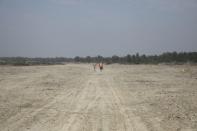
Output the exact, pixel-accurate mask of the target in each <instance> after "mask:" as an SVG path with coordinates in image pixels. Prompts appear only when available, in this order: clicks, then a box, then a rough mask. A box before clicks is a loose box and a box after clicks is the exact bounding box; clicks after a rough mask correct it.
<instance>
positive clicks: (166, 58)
mask: <svg viewBox="0 0 197 131" xmlns="http://www.w3.org/2000/svg"><path fill="white" fill-rule="evenodd" d="M65 62H77V63H93V62H94V63H95V62H104V63H106V64H112V63H120V64H159V63H166V64H184V63H197V52H180V53H177V52H166V53H163V54H161V55H148V56H147V55H145V54H143V55H140V54H139V53H136V54H134V55H130V54H128V55H126V56H123V57H119V56H117V55H114V56H112V57H103V56H100V55H99V56H97V57H91V56H87V57H79V56H76V57H75V58H65V57H56V58H26V57H0V65H16V66H17V65H18V66H28V65H54V64H64V63H65Z"/></svg>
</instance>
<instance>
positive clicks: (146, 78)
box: [0, 64, 197, 131]
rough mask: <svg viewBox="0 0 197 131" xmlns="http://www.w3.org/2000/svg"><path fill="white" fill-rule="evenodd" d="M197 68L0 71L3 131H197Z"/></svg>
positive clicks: (87, 67)
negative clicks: (101, 70)
mask: <svg viewBox="0 0 197 131" xmlns="http://www.w3.org/2000/svg"><path fill="white" fill-rule="evenodd" d="M196 85H197V68H196V67H195V66H189V67H188V66H163V65H160V66H151V65H140V66H137V65H136V66H135V65H133V66H126V65H110V66H106V67H105V69H104V71H103V72H99V71H97V72H94V70H93V67H92V66H91V65H85V64H84V65H83V64H80V65H79V64H78V65H77V64H68V65H58V66H32V67H31V66H30V67H11V66H10V67H5V66H2V67H0V130H1V131H166V130H168V131H196V130H197V87H196Z"/></svg>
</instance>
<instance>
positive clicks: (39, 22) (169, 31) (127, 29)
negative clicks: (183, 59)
mask: <svg viewBox="0 0 197 131" xmlns="http://www.w3.org/2000/svg"><path fill="white" fill-rule="evenodd" d="M166 51H197V0H0V56H27V57H39V56H40V57H56V56H65V57H74V56H88V55H90V56H96V55H102V56H111V55H114V54H116V55H126V54H128V53H130V54H134V53H136V52H139V53H140V54H142V53H145V54H158V53H162V52H166Z"/></svg>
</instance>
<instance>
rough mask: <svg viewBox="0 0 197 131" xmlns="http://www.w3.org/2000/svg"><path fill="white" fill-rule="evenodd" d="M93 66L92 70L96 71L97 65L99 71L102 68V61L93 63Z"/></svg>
mask: <svg viewBox="0 0 197 131" xmlns="http://www.w3.org/2000/svg"><path fill="white" fill-rule="evenodd" d="M93 67H94V71H96V68H97V67H99V69H100V71H102V70H103V63H99V64H93Z"/></svg>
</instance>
